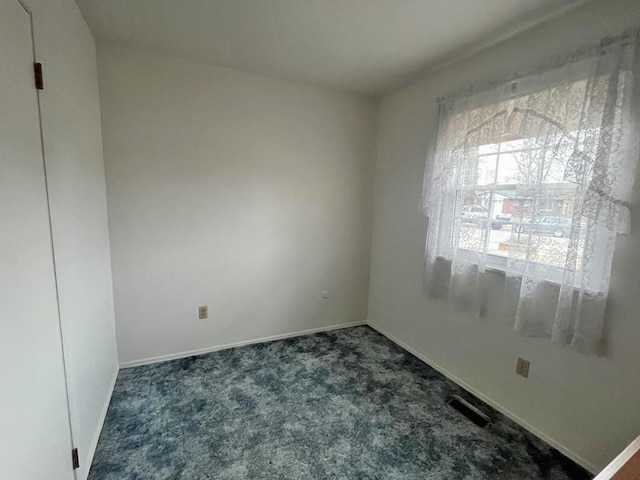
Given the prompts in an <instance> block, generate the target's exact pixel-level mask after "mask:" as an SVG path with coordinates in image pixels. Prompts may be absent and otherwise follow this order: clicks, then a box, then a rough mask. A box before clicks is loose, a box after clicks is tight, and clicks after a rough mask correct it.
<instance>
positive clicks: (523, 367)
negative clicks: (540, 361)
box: [516, 357, 529, 378]
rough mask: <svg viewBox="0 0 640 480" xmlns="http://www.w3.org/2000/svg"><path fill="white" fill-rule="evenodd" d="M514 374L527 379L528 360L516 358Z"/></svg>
mask: <svg viewBox="0 0 640 480" xmlns="http://www.w3.org/2000/svg"><path fill="white" fill-rule="evenodd" d="M516 373H517V374H518V375H520V376H522V377H524V378H528V377H529V360H525V359H524V358H520V357H518V360H517V361H516Z"/></svg>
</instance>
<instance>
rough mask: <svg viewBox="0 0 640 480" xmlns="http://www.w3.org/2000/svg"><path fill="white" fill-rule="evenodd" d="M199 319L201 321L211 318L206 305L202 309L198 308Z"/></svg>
mask: <svg viewBox="0 0 640 480" xmlns="http://www.w3.org/2000/svg"><path fill="white" fill-rule="evenodd" d="M198 318H199V319H200V320H204V319H206V318H209V309H208V308H207V306H206V305H203V306H202V307H198Z"/></svg>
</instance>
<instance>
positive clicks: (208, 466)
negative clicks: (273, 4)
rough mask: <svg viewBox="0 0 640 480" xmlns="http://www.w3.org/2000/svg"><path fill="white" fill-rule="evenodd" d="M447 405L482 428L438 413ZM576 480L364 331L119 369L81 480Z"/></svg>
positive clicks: (554, 459)
mask: <svg viewBox="0 0 640 480" xmlns="http://www.w3.org/2000/svg"><path fill="white" fill-rule="evenodd" d="M452 394H459V395H461V396H463V397H464V398H466V399H467V400H470V401H471V402H472V403H474V404H475V405H476V406H478V407H479V408H480V409H481V410H483V411H484V412H485V413H487V414H488V415H489V416H490V417H491V418H492V423H491V424H490V425H489V426H488V427H485V428H480V427H477V426H476V425H475V424H473V423H471V422H470V421H469V420H468V419H467V418H465V417H464V416H462V415H461V414H460V413H459V412H457V411H456V410H454V409H453V408H451V407H450V406H448V405H446V404H445V402H444V400H445V398H446V397H447V396H449V395H452ZM543 478H544V479H586V478H591V477H590V475H589V474H588V473H587V472H586V471H584V470H583V469H582V468H580V467H579V466H577V465H576V464H575V463H573V462H572V461H570V460H569V459H567V458H566V457H564V456H563V455H561V454H560V453H558V452H557V451H556V450H554V449H552V448H550V447H549V446H548V445H546V444H545V443H544V442H542V441H540V440H539V439H537V438H536V437H534V436H533V435H531V434H530V433H528V432H526V431H525V430H523V429H522V428H520V427H519V426H517V425H516V424H515V423H513V422H512V421H510V420H509V419H507V418H506V417H504V416H503V415H501V414H499V413H497V412H495V411H493V410H491V409H490V408H489V407H487V406H486V405H484V404H482V403H481V402H479V401H478V400H476V399H474V398H473V397H471V396H470V395H469V394H467V393H465V392H464V391H463V390H462V389H461V388H460V387H458V386H457V385H455V384H454V383H453V382H451V381H449V380H447V379H446V378H445V377H443V376H442V375H440V374H439V373H437V372H436V371H435V370H433V369H432V368H430V367H428V366H427V365H425V364H424V363H422V362H421V361H420V360H418V359H417V358H415V357H413V356H412V355H410V354H409V353H407V352H405V351H404V350H402V349H400V348H399V347H397V346H396V345H394V344H393V343H392V342H390V341H389V340H387V339H386V338H385V337H383V336H382V335H380V334H378V333H377V332H375V331H374V330H372V329H370V328H369V327H354V328H348V329H344V330H337V331H332V332H328V333H320V334H316V335H308V336H304V337H297V338H292V339H287V340H280V341H275V342H270V343H264V344H259V345H252V346H247V347H242V348H234V349H230V350H224V351H220V352H215V353H210V354H207V355H200V356H196V357H190V358H186V359H183V360H175V361H171V362H164V363H158V364H154V365H148V366H142V367H137V368H130V369H125V370H122V371H121V372H120V374H119V376H118V381H117V383H116V387H115V391H114V394H113V398H112V400H111V404H110V406H109V411H108V413H107V419H106V422H105V425H104V428H103V431H102V434H101V436H100V441H99V443H98V448H97V451H96V454H95V458H94V462H93V465H92V467H91V472H90V474H89V479H90V480H142V479H185V480H204V479H216V480H226V479H233V480H238V479H296V480H297V479H301V480H306V479H349V480H354V479H380V480H396V479H448V480H450V479H543Z"/></svg>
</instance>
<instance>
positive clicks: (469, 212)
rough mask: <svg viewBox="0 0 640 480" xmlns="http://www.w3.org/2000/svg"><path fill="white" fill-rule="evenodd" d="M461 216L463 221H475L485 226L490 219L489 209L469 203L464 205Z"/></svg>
mask: <svg viewBox="0 0 640 480" xmlns="http://www.w3.org/2000/svg"><path fill="white" fill-rule="evenodd" d="M460 218H461V219H462V222H463V223H474V224H476V225H478V226H479V227H481V228H484V226H485V225H486V224H487V220H489V211H488V210H487V209H486V208H484V207H482V206H480V205H470V206H469V205H467V206H464V207H462V215H461V216H460Z"/></svg>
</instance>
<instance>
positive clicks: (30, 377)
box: [0, 0, 74, 480]
mask: <svg viewBox="0 0 640 480" xmlns="http://www.w3.org/2000/svg"><path fill="white" fill-rule="evenodd" d="M33 61H34V60H33V43H32V36H31V19H30V16H29V14H28V13H27V11H26V10H25V9H24V8H23V7H22V6H21V4H20V3H19V1H18V0H0V477H2V478H6V479H11V480H22V479H24V480H40V479H42V480H71V479H73V478H74V474H73V469H72V465H71V433H70V427H69V412H68V407H67V400H66V389H65V377H64V365H63V360H62V358H63V356H62V343H61V338H60V323H59V319H58V307H57V299H56V286H55V276H54V267H53V254H52V250H51V231H50V227H49V215H48V206H47V193H46V186H45V176H44V164H43V158H42V146H41V138H40V123H39V112H38V98H37V93H36V89H35V87H34V79H33Z"/></svg>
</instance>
